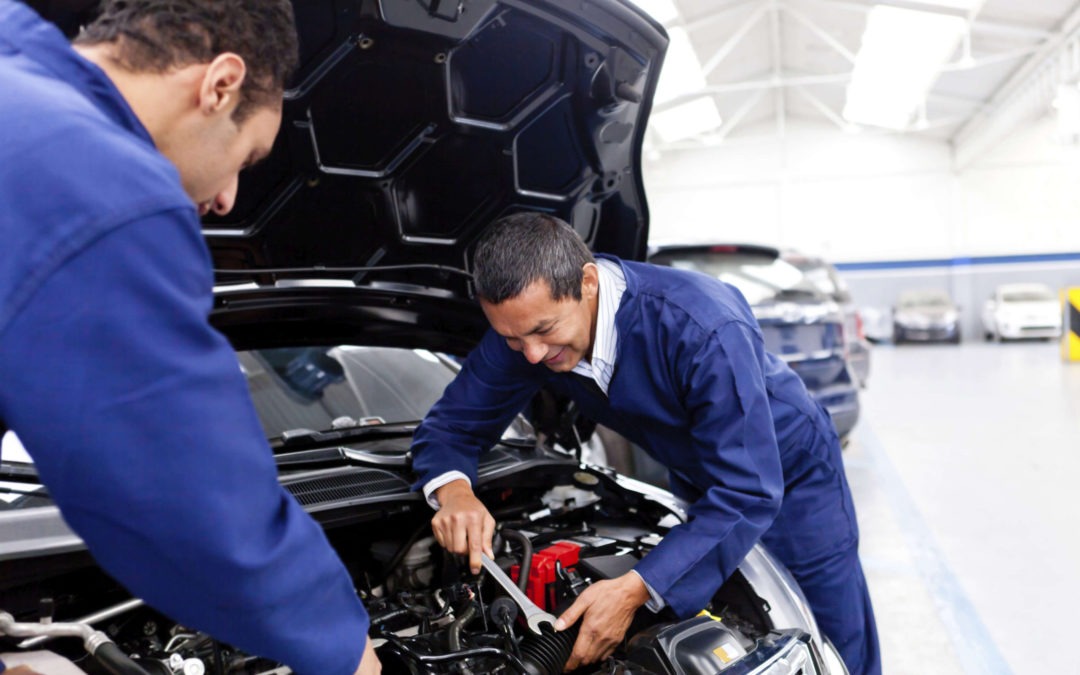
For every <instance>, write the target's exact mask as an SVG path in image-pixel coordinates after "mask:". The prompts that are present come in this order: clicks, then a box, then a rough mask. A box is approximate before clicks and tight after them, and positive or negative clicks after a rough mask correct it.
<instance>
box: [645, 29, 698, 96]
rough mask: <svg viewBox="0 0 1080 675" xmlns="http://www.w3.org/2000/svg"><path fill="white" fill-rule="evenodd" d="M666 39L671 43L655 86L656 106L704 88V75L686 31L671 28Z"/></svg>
mask: <svg viewBox="0 0 1080 675" xmlns="http://www.w3.org/2000/svg"><path fill="white" fill-rule="evenodd" d="M668 37H669V38H670V39H671V42H670V43H669V44H668V50H667V54H665V55H664V68H663V70H661V71H660V81H659V82H658V83H657V84H656V95H655V96H654V97H653V101H654V102H655V103H657V104H660V103H666V102H667V101H671V100H672V99H675V98H678V97H679V96H683V95H685V94H690V93H693V92H695V91H700V90H702V89H704V88H705V73H704V72H703V71H702V69H701V61H700V60H699V59H698V56H697V52H695V51H694V47H693V45H691V44H690V36H689V35H687V34H686V29H684V28H672V29H671V30H670V31H668Z"/></svg>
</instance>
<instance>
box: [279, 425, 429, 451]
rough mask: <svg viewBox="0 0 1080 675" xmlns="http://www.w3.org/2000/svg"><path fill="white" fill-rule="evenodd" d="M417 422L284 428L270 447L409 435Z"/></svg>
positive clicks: (313, 444) (300, 445)
mask: <svg viewBox="0 0 1080 675" xmlns="http://www.w3.org/2000/svg"><path fill="white" fill-rule="evenodd" d="M418 424H419V422H397V423H394V424H372V425H368V426H360V427H347V428H345V429H330V430H327V431H315V430H314V429H286V430H285V431H283V432H281V436H279V437H277V438H273V439H270V447H272V448H274V449H275V450H276V449H278V448H290V447H302V446H308V447H311V446H316V445H325V444H329V443H340V442H342V441H351V440H356V439H363V440H377V439H380V438H401V437H402V436H411V435H412V433H413V432H414V431H416V427H417V425H418Z"/></svg>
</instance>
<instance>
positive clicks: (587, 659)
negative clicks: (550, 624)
mask: <svg viewBox="0 0 1080 675" xmlns="http://www.w3.org/2000/svg"><path fill="white" fill-rule="evenodd" d="M648 600H649V589H647V588H646V587H645V582H644V581H642V580H641V577H639V576H638V575H637V574H635V573H633V572H628V573H626V574H624V575H622V576H621V577H619V578H618V579H611V580H610V581H597V582H596V583H595V584H593V585H592V586H589V587H588V588H586V589H585V592H584V593H582V594H581V595H579V596H578V599H577V600H575V601H574V604H572V605H570V607H569V608H568V609H567V610H566V611H565V612H563V613H562V616H560V617H559V620H558V621H556V622H555V629H556V630H566V629H567V628H569V627H570V626H572V625H574V622H576V621H577V620H578V619H579V618H581V615H582V614H584V615H585V618H584V619H583V620H582V622H581V631H580V632H579V633H578V638H577V642H575V643H574V651H573V652H572V653H571V654H570V660H569V661H567V662H566V668H565V669H564V670H565V671H567V672H569V671H571V670H574V669H575V668H577V667H579V666H583V665H585V664H587V663H593V662H595V661H599V660H600V659H604V658H607V657H608V656H611V653H612V652H613V651H615V647H617V646H618V644H619V642H621V641H622V639H623V636H624V635H625V634H626V629H627V628H629V627H630V622H631V621H632V620H633V619H634V612H636V611H637V608H638V607H641V606H642V605H644V604H645V603H646V602H648Z"/></svg>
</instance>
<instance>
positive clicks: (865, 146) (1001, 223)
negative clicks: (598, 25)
mask: <svg viewBox="0 0 1080 675" xmlns="http://www.w3.org/2000/svg"><path fill="white" fill-rule="evenodd" d="M768 131H769V129H768V128H767V127H766V128H763V129H760V130H748V132H747V134H745V135H744V137H743V138H735V139H730V140H729V141H727V142H725V143H724V144H722V145H720V146H717V147H711V148H702V149H697V150H682V151H673V152H667V153H664V154H663V155H662V156H661V157H660V158H659V159H658V160H655V161H646V162H645V167H644V169H645V187H646V190H647V193H648V195H649V206H650V212H651V222H652V225H651V237H652V239H653V241H658V242H659V241H677V240H689V241H707V240H718V241H736V242H737V241H748V242H759V243H772V244H777V245H780V246H795V247H799V248H803V249H806V250H807V252H809V253H822V254H825V255H827V256H829V257H831V258H832V259H833V260H834V261H837V262H843V261H860V262H862V261H879V260H905V259H913V258H952V257H957V256H984V255H1017V254H1021V253H1055V252H1075V251H1080V152H1078V151H1077V150H1075V149H1074V150H1066V149H1064V148H1062V146H1059V145H1057V144H1056V143H1054V141H1053V133H1054V127H1053V124H1052V121H1050V120H1047V121H1045V122H1043V123H1040V124H1038V125H1035V126H1033V127H1031V128H1029V129H1027V130H1026V131H1025V132H1023V133H1021V134H1017V135H1016V136H1014V137H1013V138H1012V139H1011V140H1010V142H1009V143H1007V144H1006V145H1004V146H1002V147H1000V148H999V149H998V150H997V151H996V152H994V153H992V154H990V155H988V156H987V157H985V158H984V159H983V160H982V161H980V162H979V163H978V164H976V165H975V166H973V167H971V168H969V169H967V170H966V171H964V172H962V173H956V172H954V171H953V169H952V154H951V149H950V147H949V146H948V145H947V144H944V143H940V142H936V141H925V140H919V139H917V138H912V137H903V136H897V135H874V134H866V133H864V134H845V133H843V132H841V131H839V130H837V129H836V127H834V126H832V125H819V124H814V123H801V124H797V125H791V126H789V129H788V134H787V137H786V140H785V141H784V142H780V141H779V140H777V139H776V138H775V137H773V136H772V135H771V134H769V133H768Z"/></svg>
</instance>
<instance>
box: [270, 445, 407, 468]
mask: <svg viewBox="0 0 1080 675" xmlns="http://www.w3.org/2000/svg"><path fill="white" fill-rule="evenodd" d="M274 461H276V462H277V465H278V466H279V467H281V468H288V469H299V468H309V469H317V468H332V467H338V466H342V465H343V464H362V465H364V466H377V467H381V468H387V469H407V468H409V466H410V465H411V464H412V456H411V455H410V454H409V453H408V452H394V453H382V452H377V451H373V450H361V449H359V448H344V447H337V448H316V449H314V450H297V451H294V452H285V453H282V454H280V455H275V456H274Z"/></svg>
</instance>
